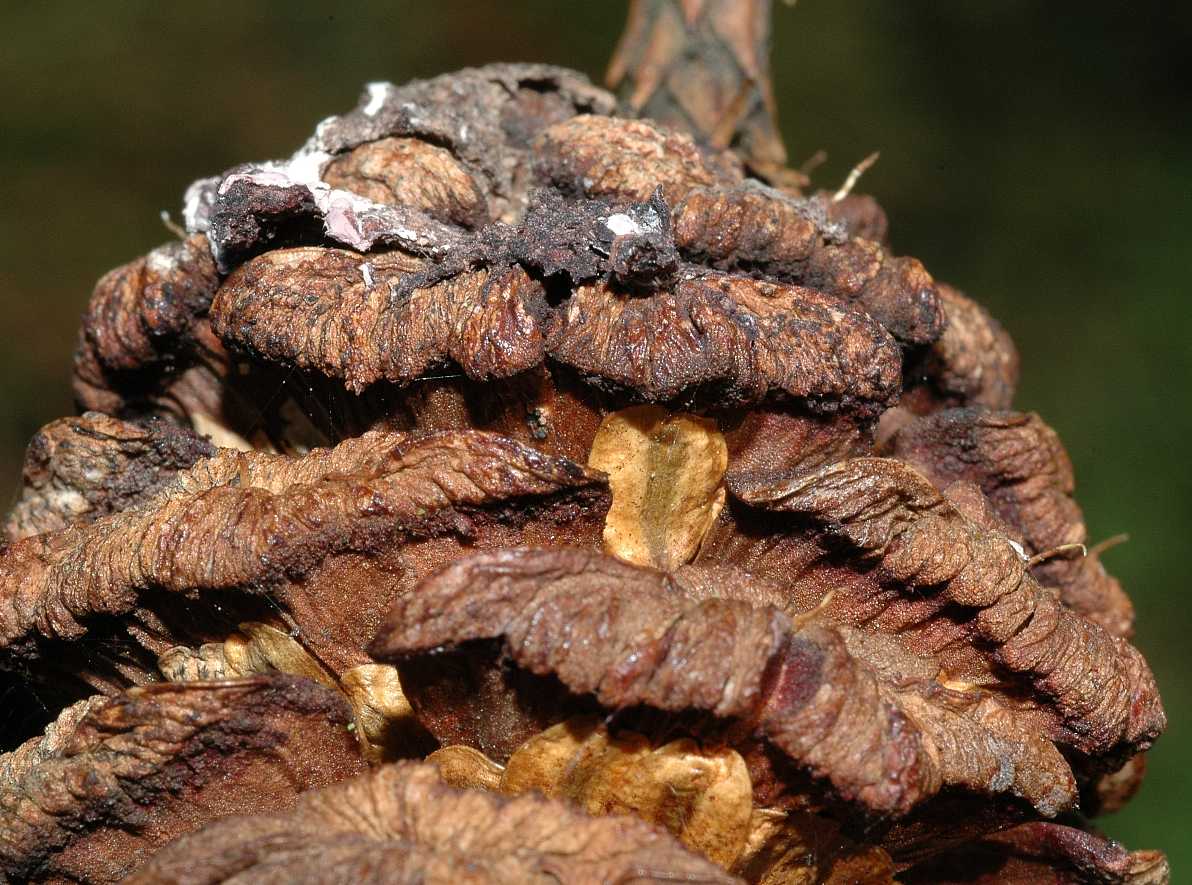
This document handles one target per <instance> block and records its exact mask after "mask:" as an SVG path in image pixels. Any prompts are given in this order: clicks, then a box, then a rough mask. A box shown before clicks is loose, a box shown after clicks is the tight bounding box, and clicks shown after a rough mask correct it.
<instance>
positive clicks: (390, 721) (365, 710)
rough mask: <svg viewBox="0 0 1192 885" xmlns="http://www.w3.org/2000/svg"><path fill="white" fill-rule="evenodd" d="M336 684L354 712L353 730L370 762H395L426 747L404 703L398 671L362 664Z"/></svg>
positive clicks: (424, 737) (422, 731)
mask: <svg viewBox="0 0 1192 885" xmlns="http://www.w3.org/2000/svg"><path fill="white" fill-rule="evenodd" d="M339 684H340V689H341V690H342V691H343V693H344V694H345V695H346V696H347V699H348V703H350V704H351V705H352V709H353V710H354V711H355V713H356V727H357V729H358V730H359V734H360V739H361V741H362V742H363V743H364V747H365V754H366V755H367V756H368V758H369V759H372V760H374V761H380V760H387V759H396V758H398V757H399V756H408V755H410V754H411V753H414V752H417V751H418V750H420V749H421V748H423V747H425V746H426V745H427V743H428V735H427V733H426V730H425V729H424V728H423V727H422V726H421V725H420V724H419V722H418V720H417V718H416V717H415V716H414V711H413V709H412V708H411V707H410V702H409V701H408V700H406V695H405V692H403V691H402V687H401V679H400V678H399V677H398V675H397V668H395V667H390V666H388V665H386V664H361V665H360V666H359V667H353V668H352V669H351V670H348V671H347V672H346V673H344V674H343V675H342V676H341V677H340V683H339Z"/></svg>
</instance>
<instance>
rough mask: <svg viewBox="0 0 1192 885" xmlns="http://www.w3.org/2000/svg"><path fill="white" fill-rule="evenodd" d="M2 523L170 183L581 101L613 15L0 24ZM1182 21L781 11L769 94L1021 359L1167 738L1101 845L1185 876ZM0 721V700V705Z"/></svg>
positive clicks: (267, 12)
mask: <svg viewBox="0 0 1192 885" xmlns="http://www.w3.org/2000/svg"><path fill="white" fill-rule="evenodd" d="M3 10H4V11H3V18H2V22H3V28H2V29H0V119H2V120H3V124H2V127H0V131H2V133H3V134H2V135H0V194H2V195H3V208H2V210H0V299H3V302H2V303H3V305H4V311H5V313H4V317H5V319H4V320H3V322H2V323H0V328H2V329H3V332H2V333H0V414H2V415H3V420H2V421H0V495H3V496H4V497H7V496H9V495H11V493H12V492H13V490H15V488H16V484H17V477H18V474H19V465H20V459H21V456H22V452H23V449H24V445H25V443H26V441H27V440H28V438H29V436H30V435H31V434H32V433H33V432H34V431H35V430H36V429H37V428H38V427H39V426H40V425H41V424H43V423H44V422H46V421H48V420H50V419H52V418H54V417H56V416H58V415H61V414H64V413H66V412H68V411H69V410H70V409H71V400H70V396H69V382H68V378H69V365H70V354H71V349H72V347H73V344H74V335H75V329H76V327H77V324H78V320H79V314H80V312H81V311H82V309H83V306H84V304H85V302H86V299H87V297H88V295H89V292H90V289H91V286H92V284H93V283H94V281H95V279H96V278H97V277H98V276H99V275H100V274H101V273H102V272H103V271H105V270H107V269H108V268H110V267H112V266H114V265H116V264H119V263H122V262H124V261H127V260H129V259H131V258H133V257H135V256H137V255H139V254H141V253H143V252H145V251H146V250H147V249H149V248H150V247H152V246H154V245H156V244H158V243H159V242H162V241H165V240H167V239H169V234H168V233H167V231H166V230H165V229H164V228H163V226H162V224H161V222H160V220H159V218H158V213H159V211H160V210H161V209H169V210H171V211H172V212H173V213H174V214H175V217H177V213H178V208H179V204H180V197H181V193H182V190H183V188H184V187H185V185H186V184H187V183H188V182H190V181H191V180H192V179H193V178H196V177H198V176H201V175H207V174H211V173H214V172H218V171H220V170H222V169H224V168H226V167H228V166H230V165H232V164H234V163H237V162H240V161H243V160H249V159H262V158H266V157H273V156H280V155H286V154H288V153H290V151H291V150H293V149H294V148H296V147H297V146H298V145H299V144H300V143H301V142H302V141H303V140H304V139H305V137H306V135H307V134H308V133H309V132H310V131H311V129H312V127H313V125H314V124H315V123H316V122H317V121H318V120H320V119H321V118H323V117H325V116H327V115H329V114H332V113H335V112H338V111H342V110H345V109H347V108H349V107H351V106H352V105H353V104H354V102H355V99H356V96H357V93H358V91H359V89H360V87H361V84H362V83H364V82H365V81H367V80H374V79H390V80H394V81H398V82H400V81H403V80H406V79H409V78H411V77H417V76H427V75H432V74H436V73H440V72H443V71H447V70H450V69H453V68H457V67H461V66H464V65H471V64H479V63H483V62H488V61H515V60H524V61H549V62H554V63H558V64H563V65H569V66H572V67H575V68H579V69H581V70H583V71H586V72H588V73H589V74H590V75H591V76H593V77H594V78H599V76H600V75H601V73H602V69H603V65H604V62H605V60H606V59H607V57H608V55H609V53H610V51H611V49H612V46H613V43H614V41H615V39H616V36H617V34H618V33H619V30H620V27H621V23H622V20H623V16H624V10H625V4H624V3H623V2H593V0H589V2H547V0H536V2H525V0H520V2H519V0H504V2H479V0H475V2H468V0H436V2H433V3H431V2H401V0H385V2H379V0H374V2H361V3H353V4H328V3H305V2H295V0H235V2H226V0H220V2H207V3H186V4H182V3H160V2H149V0H126V2H120V3H97V2H94V0H70V2H66V0H58V2H53V0H46V2H41V3H36V4H33V3H21V4H18V3H15V2H11V0H6V2H5V3H4V4H3ZM1190 37H1192V5H1190V4H1176V3H1166V2H1153V3H1146V2H1135V3H1130V4H1122V3H1100V4H1099V3H1089V2H1084V3H1075V2H1070V3H1062V2H1049V3H1039V2H1030V0H1000V2H999V0H986V2H979V3H978V2H955V0H937V2H907V0H899V2H891V0H802V2H800V3H799V4H798V5H797V7H796V8H793V9H792V8H788V7H786V6H782V5H779V7H778V11H777V24H776V29H775V47H774V73H775V82H776V90H777V95H778V101H779V105H780V109H781V120H782V124H783V129H784V131H785V133H786V139H787V145H788V147H789V149H790V153H791V157H792V161H793V162H794V163H795V164H796V165H797V164H798V163H799V162H801V160H802V159H804V158H806V157H808V156H810V155H811V154H812V153H813V152H814V151H816V150H817V149H820V148H823V149H824V150H826V151H827V152H828V154H829V156H830V159H829V161H828V162H827V163H826V164H825V165H824V166H822V167H821V168H820V169H819V170H818V171H817V173H816V181H817V183H819V184H822V185H823V186H825V187H829V186H831V187H834V186H835V185H836V184H837V183H839V181H840V180H841V179H842V178H843V177H844V175H845V173H846V172H847V170H848V169H849V167H851V166H852V165H853V164H854V163H856V162H857V161H858V160H859V159H861V158H862V157H864V156H865V155H866V154H868V153H869V152H870V151H872V150H875V149H879V150H880V151H881V152H882V158H881V161H880V162H879V163H878V164H877V166H876V167H875V168H874V169H872V170H871V171H870V172H869V173H868V174H867V175H866V176H865V178H864V179H863V182H862V185H861V187H860V188H859V190H865V191H869V192H872V193H874V194H876V195H877V196H878V197H879V199H880V200H881V201H882V203H883V205H884V206H885V208H886V210H887V211H888V213H889V215H890V218H891V220H892V231H893V241H894V246H895V248H896V249H897V250H898V251H901V252H907V253H911V254H914V255H916V256H918V257H920V258H922V259H923V261H924V263H925V264H926V265H927V267H928V268H929V269H930V270H931V271H932V272H933V273H934V274H935V275H936V276H937V277H938V278H941V279H944V280H948V281H950V282H954V283H956V284H958V285H959V286H961V287H962V288H963V289H965V290H966V291H968V292H969V293H971V294H973V295H975V296H976V297H978V298H979V299H980V300H981V301H983V302H984V303H985V304H986V305H987V306H988V307H989V308H991V309H992V310H993V311H994V313H995V314H996V315H997V316H998V317H999V318H1000V319H1001V320H1002V322H1003V323H1004V324H1005V325H1006V326H1007V327H1008V328H1009V330H1010V332H1011V333H1012V334H1013V336H1014V338H1015V339H1016V341H1017V342H1018V346H1019V348H1020V350H1021V352H1022V357H1023V374H1024V378H1023V383H1022V386H1021V389H1020V395H1019V399H1018V405H1019V407H1021V408H1023V409H1034V410H1038V411H1039V412H1041V413H1042V414H1043V415H1044V416H1045V418H1046V419H1047V420H1048V421H1049V422H1050V423H1051V424H1052V425H1053V426H1055V427H1056V428H1057V429H1058V430H1059V432H1060V434H1061V435H1062V437H1063V439H1064V440H1065V442H1066V443H1067V446H1068V449H1069V451H1070V452H1071V454H1072V460H1073V462H1074V463H1075V465H1076V469H1077V476H1078V481H1079V495H1080V501H1081V503H1082V504H1083V506H1084V508H1085V511H1086V513H1087V515H1088V522H1089V527H1090V530H1091V536H1092V538H1093V539H1094V540H1097V539H1101V538H1105V537H1108V536H1110V535H1112V534H1115V533H1117V532H1121V531H1128V532H1129V533H1130V534H1131V537H1132V540H1131V541H1130V543H1129V544H1127V545H1125V546H1123V547H1119V548H1117V549H1115V550H1114V551H1113V552H1112V553H1110V554H1108V557H1107V563H1108V565H1109V567H1110V568H1111V570H1113V571H1115V572H1116V573H1117V575H1118V576H1119V577H1120V578H1121V579H1122V581H1123V584H1124V585H1125V586H1126V587H1127V589H1128V590H1129V592H1130V593H1131V594H1132V596H1133V598H1134V600H1135V602H1136V604H1137V607H1138V644H1139V645H1140V646H1141V647H1142V648H1143V650H1144V651H1145V652H1146V654H1147V656H1148V658H1149V659H1150V661H1151V663H1152V664H1153V666H1154V668H1155V670H1156V672H1157V673H1158V676H1159V680H1160V683H1161V685H1162V689H1163V695H1164V698H1165V700H1166V704H1167V709H1168V712H1169V715H1170V719H1171V725H1170V729H1169V731H1168V733H1167V735H1166V736H1165V737H1164V738H1163V740H1162V741H1161V742H1160V743H1159V744H1158V746H1157V748H1156V749H1155V750H1154V751H1153V753H1152V755H1151V768H1150V772H1149V776H1148V780H1147V784H1146V786H1145V787H1144V789H1143V792H1142V795H1141V796H1140V797H1139V799H1137V800H1136V801H1135V803H1134V804H1133V805H1132V806H1130V807H1129V808H1128V809H1127V810H1126V811H1124V812H1122V813H1120V814H1118V815H1116V816H1114V817H1112V818H1109V819H1106V820H1105V821H1104V826H1105V828H1106V829H1107V830H1108V831H1109V832H1110V833H1111V834H1112V835H1114V836H1116V837H1118V838H1120V839H1122V840H1124V841H1126V842H1127V843H1129V844H1130V845H1131V846H1133V847H1160V848H1163V849H1165V850H1167V851H1168V852H1169V853H1170V855H1171V858H1172V862H1173V866H1174V867H1175V869H1176V871H1177V874H1178V873H1179V872H1180V871H1181V870H1186V869H1192V840H1188V839H1187V838H1186V836H1185V830H1186V827H1187V824H1188V823H1189V821H1190V820H1192V817H1190V816H1189V815H1188V813H1187V811H1186V809H1187V807H1188V804H1189V801H1190V799H1192V774H1190V773H1189V766H1190V763H1192V736H1190V731H1189V729H1190V727H1192V715H1190V712H1189V711H1190V710H1192V705H1190V703H1189V701H1190V699H1192V698H1190V696H1192V685H1190V684H1189V681H1187V680H1186V679H1185V670H1186V668H1187V667H1188V664H1189V663H1190V662H1192V656H1190V655H1189V649H1190V648H1192V605H1190V604H1189V603H1188V602H1187V601H1183V602H1181V596H1180V594H1181V593H1183V592H1184V584H1183V581H1184V576H1183V574H1184V571H1186V570H1187V568H1188V566H1187V564H1186V563H1185V562H1184V556H1185V555H1187V543H1186V542H1187V537H1188V534H1189V529H1190V528H1192V473H1190V471H1189V468H1188V454H1187V441H1188V438H1189V431H1190V430H1192V420H1190V417H1189V409H1190V406H1192V403H1190V402H1189V397H1188V385H1189V381H1190V380H1192V310H1189V307H1188V304H1187V295H1186V291H1185V290H1186V288H1187V286H1186V283H1185V274H1186V273H1187V264H1188V258H1189V255H1190V254H1192V253H1190V252H1189V245H1190V242H1189V241H1190V237H1189V228H1190V221H1189V205H1188V202H1189V200H1188V196H1189V194H1192V163H1190V162H1189V157H1190V156H1192V125H1190V121H1192V113H1190V111H1192V101H1190V100H1189V85H1188V84H1189V82H1190V81H1192V78H1190V77H1189V74H1190V73H1192V71H1190V70H1189V68H1190V67H1192V62H1190V57H1192V54H1190V53H1189V48H1188V47H1189V38H1190ZM0 703H3V700H0Z"/></svg>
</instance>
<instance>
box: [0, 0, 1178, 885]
mask: <svg viewBox="0 0 1192 885" xmlns="http://www.w3.org/2000/svg"><path fill="white" fill-rule="evenodd" d="M766 6H767V4H766V3H732V2H729V0H723V2H717V0H707V2H703V3H698V2H683V3H671V2H664V0H653V2H644V0H643V2H638V3H636V4H635V6H634V9H633V13H632V16H633V17H632V20H631V26H630V28H629V31H628V33H627V34H626V37H625V38H624V41H623V43H622V46H621V47H620V49H619V52H618V56H617V59H616V62H615V64H614V67H613V71H612V79H613V80H614V81H616V83H615V84H614V85H617V84H619V85H620V86H621V88H622V89H623V92H624V100H623V102H622V103H621V104H620V105H618V103H617V100H616V99H614V97H613V96H612V95H610V94H609V93H607V92H605V91H603V90H601V89H599V88H596V87H594V86H592V85H590V84H589V83H588V82H587V81H586V80H585V79H584V78H583V77H582V76H581V75H579V74H576V73H573V72H570V71H566V70H562V69H558V68H552V67H544V66H536V65H495V66H490V67H486V68H480V69H475V70H465V71H461V72H459V73H456V74H450V75H446V76H442V77H438V78H436V79H432V80H427V81H420V82H414V83H411V84H408V85H406V86H402V87H396V86H392V85H390V84H387V83H373V84H370V85H369V86H368V89H367V92H366V93H365V94H364V96H363V97H362V99H361V101H360V104H359V105H358V106H357V107H356V108H355V109H354V110H352V111H350V112H348V113H346V114H344V115H342V116H338V117H332V118H330V119H327V120H325V121H323V122H322V123H320V124H319V126H318V128H317V129H316V131H315V134H314V135H313V137H312V138H311V139H310V141H309V142H308V143H307V144H306V145H305V146H304V147H302V149H301V150H299V151H298V153H296V154H295V155H294V156H293V157H291V158H290V159H289V160H286V161H282V162H268V163H251V164H247V165H243V166H238V167H236V168H234V169H231V170H229V171H228V172H226V173H224V174H223V175H220V176H216V177H213V178H210V179H205V180H202V181H199V182H196V183H195V184H194V185H192V186H191V188H190V189H189V190H188V191H187V194H186V200H185V220H186V226H187V235H186V237H185V238H183V239H181V240H179V241H176V242H172V243H170V244H168V245H165V246H162V247H160V248H158V249H155V250H154V251H152V252H150V253H149V255H147V256H146V257H144V258H141V259H139V260H137V261H135V262H133V263H131V264H129V265H126V266H124V267H122V268H119V269H117V270H115V271H112V272H111V273H109V274H108V275H107V276H105V277H104V278H103V279H102V280H101V281H100V282H99V284H98V286H97V288H96V291H95V294H94V296H93V297H92V300H91V305H90V308H89V310H88V311H87V315H86V318H85V320H84V324H83V329H82V332H81V334H80V337H79V346H78V351H77V354H76V361H75V375H74V383H75V392H76V395H77V399H78V402H79V406H80V416H79V417H77V418H68V419H62V420H59V421H56V422H54V423H52V424H50V425H48V426H47V427H46V428H45V429H43V430H42V431H41V432H40V433H39V434H38V435H37V436H36V437H35V439H34V440H33V443H32V444H31V445H30V449H29V455H28V461H27V464H26V469H25V484H24V489H23V492H22V493H21V495H20V498H19V500H18V501H17V503H16V505H15V507H14V508H13V510H12V512H11V514H10V515H9V517H8V520H7V522H6V523H5V525H4V531H5V533H6V536H7V540H6V542H5V543H4V545H3V546H2V547H0V554H2V557H0V663H2V664H3V667H4V668H5V669H7V670H8V671H9V672H10V673H13V674H17V676H18V677H19V678H22V679H27V680H30V681H31V682H32V683H34V684H35V685H39V686H42V687H43V688H44V689H45V690H46V691H47V692H52V694H50V695H49V696H52V697H55V698H61V699H62V701H63V706H64V709H62V711H61V713H60V715H59V716H58V718H57V720H56V721H55V722H54V723H53V724H51V725H50V726H49V728H48V729H47V730H46V733H45V735H44V736H42V737H34V738H32V739H30V740H28V741H27V742H26V743H24V744H22V745H21V746H20V747H18V748H16V749H14V750H13V751H12V752H10V753H8V754H7V755H5V756H3V757H0V879H4V878H5V877H7V880H9V881H14V882H17V881H20V882H25V881H36V882H48V881H72V882H97V883H98V882H116V881H119V880H121V879H122V878H124V877H125V876H129V875H131V876H132V879H131V881H136V882H174V883H181V882H205V883H207V882H209V883H216V882H225V881H235V882H258V881H260V882H264V881H282V880H285V881H312V882H314V881H318V882H329V881H337V882H457V881H468V882H513V881H527V882H536V881H542V882H555V881H569V882H595V881H608V882H624V881H639V880H641V881H666V882H674V881H684V882H730V881H732V882H735V881H746V882H765V883H786V882H798V883H802V882H840V883H843V882H870V883H877V882H890V881H895V880H897V881H902V882H939V881H948V882H966V883H978V882H980V883H993V882H1039V881H1046V882H1097V883H1107V882H1108V883H1153V882H1164V881H1166V879H1167V864H1166V861H1165V860H1164V858H1163V856H1162V855H1161V854H1159V853H1157V852H1150V851H1137V852H1133V853H1131V852H1128V851H1126V850H1125V849H1123V848H1122V847H1121V846H1119V845H1117V844H1115V843H1113V842H1110V841H1108V840H1106V839H1105V838H1103V837H1101V836H1100V835H1098V834H1097V833H1096V831H1095V829H1094V828H1093V826H1092V825H1091V824H1090V822H1089V819H1088V817H1089V815H1092V814H1095V813H1098V812H1100V811H1103V810H1112V809H1113V808H1115V807H1118V806H1120V804H1121V803H1122V802H1124V801H1125V800H1126V799H1127V798H1128V797H1129V796H1130V794H1131V793H1132V792H1133V791H1134V789H1135V788H1136V787H1137V784H1138V781H1139V779H1140V777H1141V775H1142V770H1143V764H1142V763H1143V757H1142V756H1141V755H1140V754H1141V753H1142V752H1143V751H1145V750H1146V749H1147V748H1148V747H1150V745H1151V744H1152V742H1153V741H1154V740H1155V739H1156V738H1157V737H1158V735H1159V734H1160V732H1161V731H1162V730H1163V727H1164V724H1165V717H1164V713H1163V708H1162V706H1161V704H1160V701H1159V697H1158V693H1157V691H1156V687H1155V682H1154V679H1153V677H1152V675H1151V672H1150V670H1149V669H1148V667H1147V664H1146V662H1145V660H1143V658H1142V656H1141V655H1140V654H1139V652H1138V651H1137V650H1136V649H1135V647H1134V646H1133V645H1131V643H1130V637H1131V624H1132V612H1131V607H1130V602H1129V600H1128V598H1127V597H1126V595H1125V594H1124V593H1123V591H1122V589H1121V588H1120V586H1119V585H1118V583H1117V582H1116V581H1115V580H1114V579H1113V578H1112V577H1111V576H1110V575H1109V574H1108V573H1107V572H1106V571H1105V569H1104V568H1103V567H1102V566H1101V563H1100V562H1099V560H1098V556H1097V553H1096V550H1095V548H1094V549H1090V550H1087V551H1086V550H1085V548H1084V547H1083V546H1082V545H1083V544H1084V543H1085V541H1086V537H1085V527H1084V522H1083V517H1082V515H1081V512H1080V510H1079V508H1078V507H1077V505H1076V504H1075V503H1074V501H1073V499H1072V497H1071V495H1072V490H1073V479H1072V471H1071V466H1070V464H1069V462H1068V458H1067V455H1066V454H1065V452H1064V450H1063V448H1062V446H1061V445H1060V443H1059V441H1058V439H1057V438H1056V436H1055V434H1054V433H1053V432H1052V431H1051V430H1050V429H1049V428H1048V427H1047V425H1045V424H1044V423H1043V422H1042V420H1041V419H1040V418H1039V417H1038V416H1036V415H1033V414H1022V413H1018V412H1014V411H1012V403H1011V400H1012V395H1013V389H1014V384H1015V380H1016V375H1017V358H1016V355H1015V352H1014V348H1013V345H1012V344H1011V342H1010V340H1009V338H1008V337H1007V335H1006V333H1005V332H1004V331H1003V330H1002V329H1001V327H1000V326H998V324H997V323H996V322H995V321H994V320H993V319H992V318H991V317H990V316H989V315H988V314H987V313H986V312H985V311H984V310H983V309H982V308H981V307H980V306H979V305H978V304H977V303H976V302H974V301H972V300H970V299H969V298H968V297H966V296H965V295H963V294H961V293H960V292H959V291H958V290H956V289H953V288H951V287H950V286H947V285H944V284H942V283H937V282H936V281H934V280H933V279H932V277H931V276H930V274H929V273H928V271H927V270H926V269H925V268H924V267H923V266H922V265H921V264H920V263H919V262H918V261H916V260H915V259H913V258H905V257H899V256H896V255H895V254H893V253H892V252H891V250H890V248H889V247H888V245H887V244H886V243H885V241H884V236H885V227H886V224H885V217H884V215H883V214H882V213H881V210H880V208H878V207H877V205H876V204H875V203H874V202H873V201H872V200H871V199H869V198H860V197H853V196H844V195H838V197H833V196H830V195H827V194H823V193H815V192H810V191H809V192H807V193H805V192H804V191H803V190H802V189H801V187H804V186H805V183H804V184H803V185H800V183H799V176H797V175H795V174H793V173H789V172H784V171H783V169H782V166H783V162H782V161H783V158H784V153H783V151H782V146H781V142H780V141H779V140H778V138H777V135H776V130H775V129H774V128H773V123H772V118H771V115H770V113H769V111H770V107H771V104H772V98H771V96H770V94H769V87H768V79H767V77H766V70H765V64H766V62H765V48H766V47H765V41H766V18H765V17H766V14H767V9H766ZM693 60H694V61H693ZM696 62H699V64H700V65H702V68H701V70H702V71H703V72H704V76H703V78H702V79H699V78H698V77H697V74H698V71H697V70H696V67H697V66H696V64H695V63H696ZM647 115H650V116H647ZM651 117H657V118H658V119H652V118H651ZM72 701H73V703H71V702H72Z"/></svg>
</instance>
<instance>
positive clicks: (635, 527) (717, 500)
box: [588, 406, 728, 570]
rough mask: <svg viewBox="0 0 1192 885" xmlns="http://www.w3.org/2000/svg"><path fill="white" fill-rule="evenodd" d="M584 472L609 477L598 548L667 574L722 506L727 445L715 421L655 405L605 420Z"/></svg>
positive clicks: (685, 558)
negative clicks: (610, 499) (610, 497)
mask: <svg viewBox="0 0 1192 885" xmlns="http://www.w3.org/2000/svg"><path fill="white" fill-rule="evenodd" d="M588 466H589V467H594V468H595V469H597V470H603V471H604V472H605V473H607V474H608V482H609V488H611V489H612V493H613V503H612V507H610V508H609V511H608V516H607V517H605V522H604V549H605V550H606V551H607V552H609V553H611V554H612V555H613V556H616V557H617V558H618V559H623V560H625V561H626V562H632V563H636V564H637V565H653V566H655V567H656V568H660V569H665V570H670V569H674V568H677V567H678V566H680V565H682V564H683V563H685V562H690V561H691V559H692V558H693V557H694V556H695V554H696V551H697V550H699V545H700V542H701V541H702V540H703V538H704V535H705V534H707V532H708V529H709V528H710V527H711V526H712V523H713V521H715V519H716V517H717V515H718V514H719V513H720V508H721V507H723V506H724V483H723V480H724V472H725V470H726V469H727V468H728V447H727V445H726V444H725V441H724V435H723V434H721V433H720V431H719V430H717V428H716V422H715V421H713V420H711V419H709V418H700V417H698V416H696V415H690V414H685V413H671V412H668V411H667V410H666V409H663V408H661V407H660V406H634V407H631V408H628V409H623V410H621V411H620V412H614V413H612V414H610V415H608V416H606V417H605V419H604V421H603V422H602V423H601V425H600V429H599V430H598V431H597V432H596V439H595V440H594V441H593V442H592V452H591V454H590V455H589V456H588Z"/></svg>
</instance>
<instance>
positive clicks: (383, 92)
mask: <svg viewBox="0 0 1192 885" xmlns="http://www.w3.org/2000/svg"><path fill="white" fill-rule="evenodd" d="M365 88H366V89H368V102H367V103H366V104H365V105H364V107H363V108H361V110H362V111H363V112H364V116H366V117H375V116H376V115H377V113H378V112H379V111H380V110H381V108H382V107H384V106H385V97H386V96H387V95H388V94H389V90H390V89H392V88H393V84H392V83H385V82H376V83H369V84H367V86H366V87H365Z"/></svg>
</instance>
